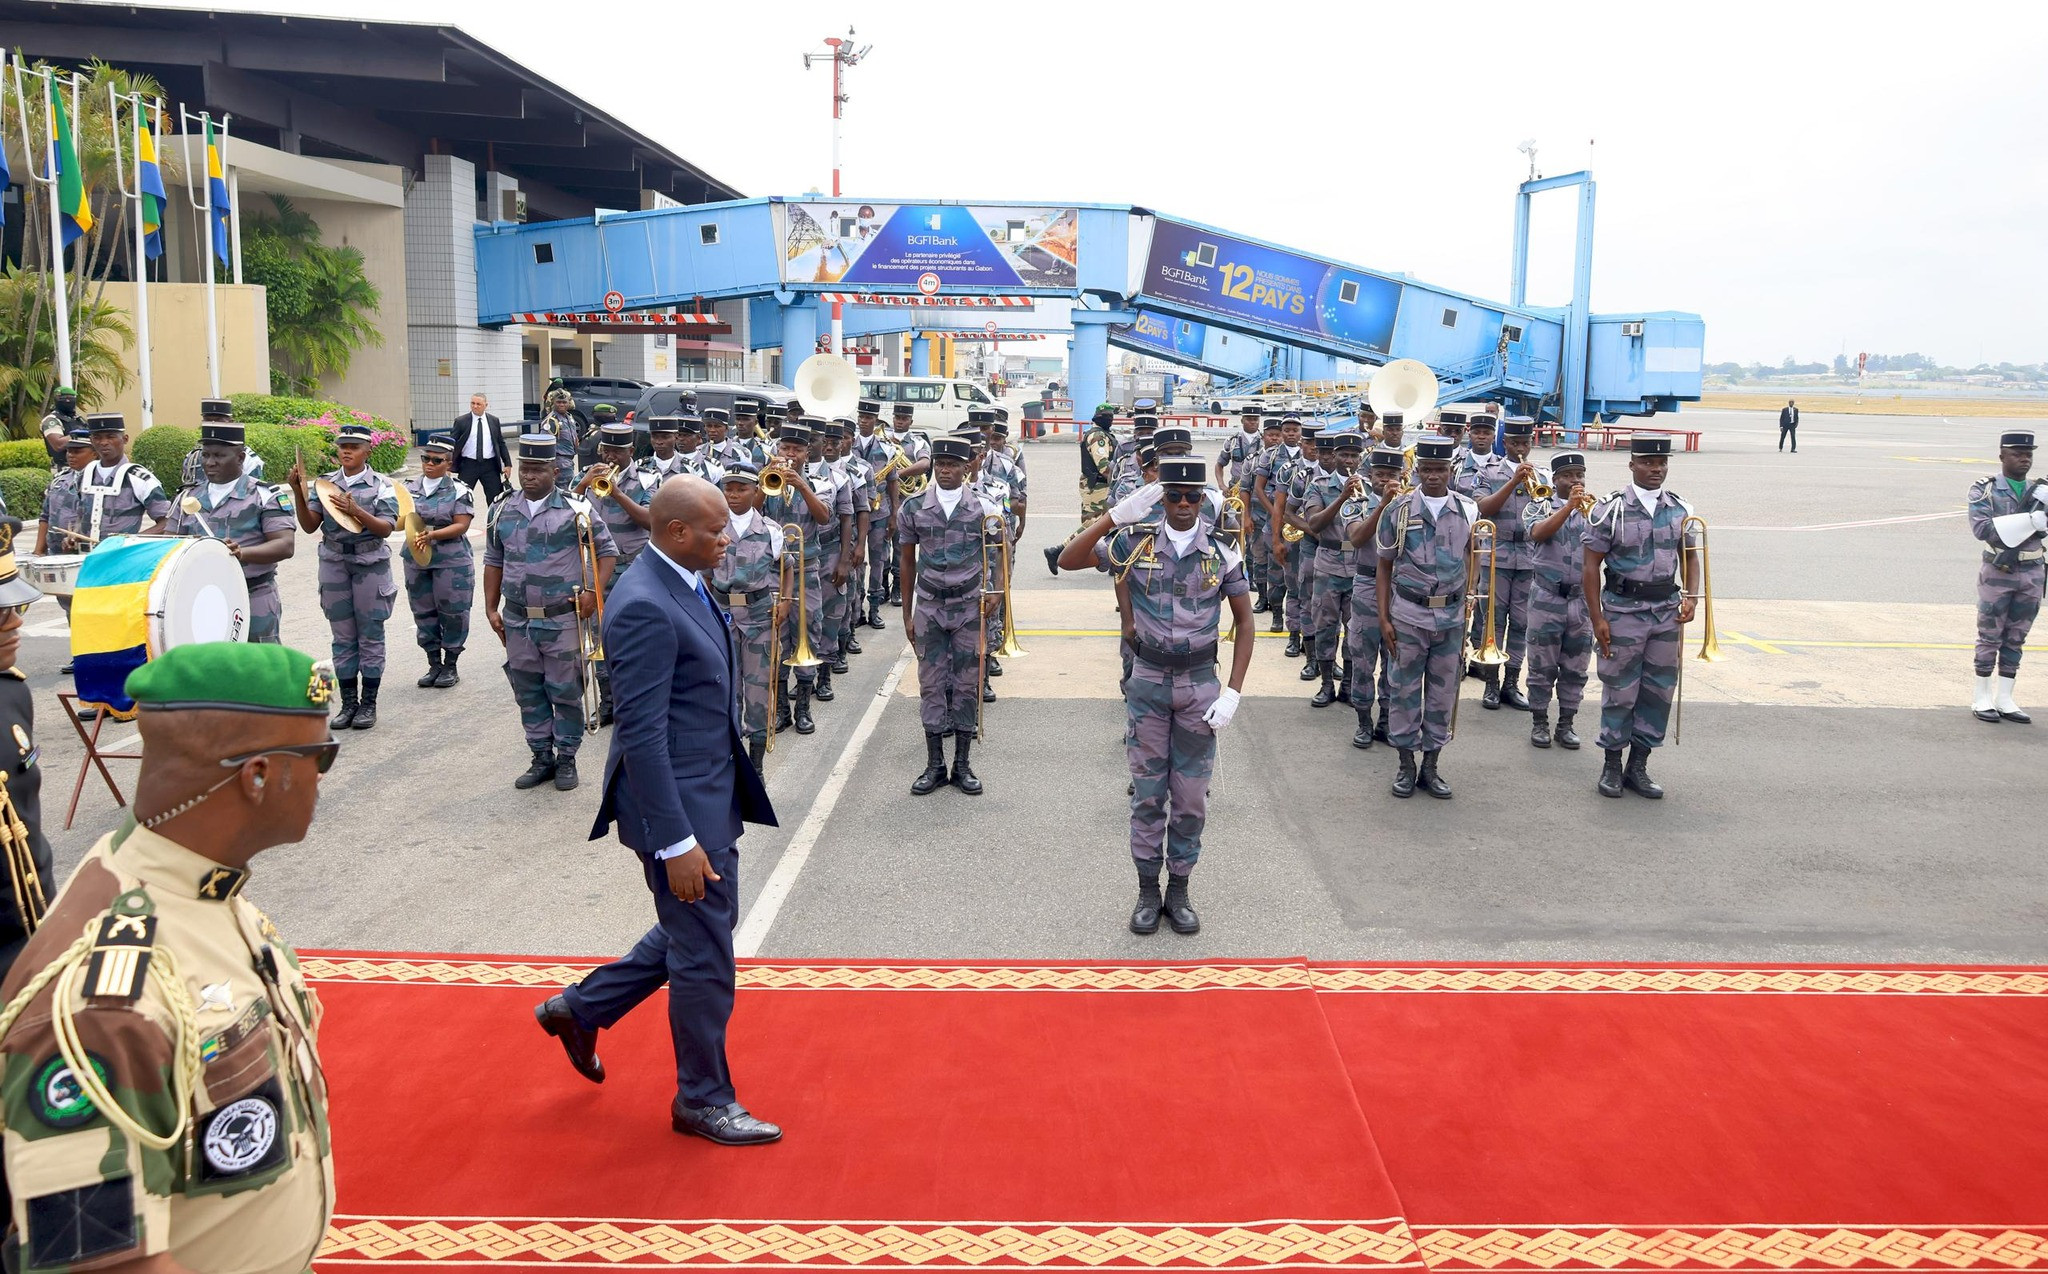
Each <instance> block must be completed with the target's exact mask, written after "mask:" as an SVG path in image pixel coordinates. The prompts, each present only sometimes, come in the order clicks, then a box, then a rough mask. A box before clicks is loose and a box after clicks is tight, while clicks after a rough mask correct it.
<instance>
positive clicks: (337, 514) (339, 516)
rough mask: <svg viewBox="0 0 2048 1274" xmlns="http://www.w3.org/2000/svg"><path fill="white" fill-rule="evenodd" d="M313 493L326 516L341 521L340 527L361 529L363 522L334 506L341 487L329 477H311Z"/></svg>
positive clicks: (352, 529)
mask: <svg viewBox="0 0 2048 1274" xmlns="http://www.w3.org/2000/svg"><path fill="white" fill-rule="evenodd" d="M313 494H314V496H316V497H317V498H318V499H319V501H320V507H321V508H324V509H326V510H327V516H328V517H330V518H333V519H334V520H335V521H336V522H339V523H341V525H342V529H344V530H348V531H355V532H358V533H360V532H361V531H362V529H363V524H362V523H361V522H359V521H357V520H356V519H355V518H354V517H351V516H350V515H349V514H346V513H343V512H341V511H340V510H339V509H337V508H336V504H337V503H338V498H339V497H340V495H341V488H340V487H338V486H335V485H334V483H333V481H332V480H331V479H328V478H315V479H313Z"/></svg>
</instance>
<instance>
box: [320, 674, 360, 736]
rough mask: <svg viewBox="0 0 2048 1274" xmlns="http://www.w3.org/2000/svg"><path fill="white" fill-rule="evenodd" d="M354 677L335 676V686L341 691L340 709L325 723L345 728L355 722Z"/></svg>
mask: <svg viewBox="0 0 2048 1274" xmlns="http://www.w3.org/2000/svg"><path fill="white" fill-rule="evenodd" d="M357 680H358V679H357V678H355V677H336V678H335V688H336V689H337V690H339V691H340V692H341V711H339V712H337V713H335V714H334V719H333V720H332V721H329V722H328V723H327V724H328V726H329V727H331V728H333V729H336V730H347V729H350V728H351V727H353V726H354V725H355V723H356V702H357V698H356V682H357Z"/></svg>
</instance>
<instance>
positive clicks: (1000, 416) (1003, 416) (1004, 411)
mask: <svg viewBox="0 0 2048 1274" xmlns="http://www.w3.org/2000/svg"><path fill="white" fill-rule="evenodd" d="M989 411H991V412H993V413H994V414H995V418H996V420H997V421H998V422H1001V421H1005V420H1008V419H1009V418H1010V409H1009V408H1008V407H1005V406H1003V405H1002V404H1001V403H997V404H996V405H995V406H993V407H991V408H989Z"/></svg>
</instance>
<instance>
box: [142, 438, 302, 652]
mask: <svg viewBox="0 0 2048 1274" xmlns="http://www.w3.org/2000/svg"><path fill="white" fill-rule="evenodd" d="M198 451H199V469H200V479H199V481H198V482H196V483H193V484H192V485H190V486H188V487H186V488H185V489H184V490H182V491H180V492H178V498H177V499H176V500H174V501H172V502H171V509H170V517H169V519H168V520H166V521H165V523H164V528H163V530H164V534H166V535H205V536H212V537H213V538H215V539H218V540H220V541H221V542H222V543H224V544H225V545H227V550H228V552H230V553H232V554H234V555H235V560H236V561H238V562H240V563H241V564H242V578H243V579H244V580H245V581H247V583H248V585H249V633H248V640H250V641H263V642H274V641H277V640H278V635H277V633H278V628H279V626H280V625H281V624H282V623H283V622H284V602H283V600H282V599H280V598H279V596H278V592H277V564H278V563H279V562H282V561H284V560H285V559H286V558H288V557H291V556H292V555H293V554H294V553H296V552H297V551H298V547H299V546H298V536H297V535H296V534H295V533H294V532H293V530H292V523H293V517H292V507H291V496H290V495H289V494H288V493H287V492H286V491H285V489H284V488H283V487H274V486H271V485H269V484H268V483H265V482H263V481H261V480H260V479H258V478H257V477H256V476H255V475H254V474H251V473H248V472H247V471H246V470H244V469H243V467H242V463H243V460H244V458H245V457H246V456H247V454H248V448H247V445H246V443H245V436H244V431H243V428H242V426H240V425H238V424H236V423H234V422H233V421H231V420H210V421H207V422H206V423H204V424H202V425H200V426H199V447H198ZM187 500H190V501H193V509H192V511H191V512H189V513H188V512H186V510H185V502H186V501H187Z"/></svg>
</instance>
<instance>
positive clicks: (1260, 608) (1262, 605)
mask: <svg viewBox="0 0 2048 1274" xmlns="http://www.w3.org/2000/svg"><path fill="white" fill-rule="evenodd" d="M1271 609H1273V607H1272V606H1271V605H1270V604H1268V603H1267V601H1266V590H1265V588H1264V586H1261V587H1260V589H1259V596H1258V599H1257V600H1256V601H1254V602H1253V603H1252V614H1254V615H1263V614H1265V613H1266V612H1267V611H1269V610H1271ZM65 671H66V672H69V671H71V670H70V669H69V668H66V669H65Z"/></svg>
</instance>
